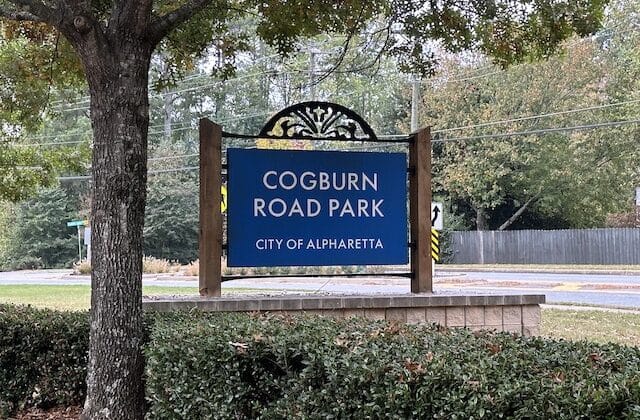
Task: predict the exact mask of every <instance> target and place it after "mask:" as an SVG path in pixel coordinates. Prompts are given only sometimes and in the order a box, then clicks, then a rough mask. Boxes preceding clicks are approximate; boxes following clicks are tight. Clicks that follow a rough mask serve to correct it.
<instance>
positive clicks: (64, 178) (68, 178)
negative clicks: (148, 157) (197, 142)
mask: <svg viewBox="0 0 640 420" xmlns="http://www.w3.org/2000/svg"><path fill="white" fill-rule="evenodd" d="M198 169H200V167H199V166H185V167H182V168H173V169H159V170H156V171H149V172H147V174H148V175H156V174H164V173H170V172H182V171H195V170H198ZM86 179H91V175H78V176H60V177H58V181H79V180H86Z"/></svg>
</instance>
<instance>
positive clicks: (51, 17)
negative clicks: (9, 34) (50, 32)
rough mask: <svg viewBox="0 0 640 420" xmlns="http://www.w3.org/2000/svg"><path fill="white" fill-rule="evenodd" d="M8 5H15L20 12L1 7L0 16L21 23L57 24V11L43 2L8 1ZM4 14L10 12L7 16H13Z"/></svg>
mask: <svg viewBox="0 0 640 420" xmlns="http://www.w3.org/2000/svg"><path fill="white" fill-rule="evenodd" d="M8 3H11V4H13V5H14V6H15V7H16V9H18V10H10V9H7V8H6V7H3V6H0V16H2V17H6V18H8V19H14V20H20V21H33V22H45V23H49V24H50V25H54V26H55V24H56V23H57V22H55V19H56V16H57V15H58V13H57V11H56V10H55V9H52V8H51V7H49V6H47V5H45V4H44V3H43V2H42V1H39V0H8ZM4 12H8V13H7V14H11V15H12V16H8V15H6V14H5V13H4Z"/></svg>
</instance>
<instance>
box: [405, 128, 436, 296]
mask: <svg viewBox="0 0 640 420" xmlns="http://www.w3.org/2000/svg"><path fill="white" fill-rule="evenodd" d="M412 137H413V141H412V142H411V144H410V147H409V168H410V173H411V175H410V177H409V201H410V202H409V219H410V223H411V245H412V246H411V274H412V276H411V293H432V292H433V276H432V272H431V269H432V264H433V263H432V260H431V132H430V129H429V128H423V129H421V130H419V131H418V132H415V133H413V135H412Z"/></svg>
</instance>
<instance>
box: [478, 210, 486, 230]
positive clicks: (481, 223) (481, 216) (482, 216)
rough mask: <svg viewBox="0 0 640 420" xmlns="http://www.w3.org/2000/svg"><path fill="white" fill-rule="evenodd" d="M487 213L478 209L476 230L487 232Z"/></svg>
mask: <svg viewBox="0 0 640 420" xmlns="http://www.w3.org/2000/svg"><path fill="white" fill-rule="evenodd" d="M488 228H489V226H488V224H487V213H486V212H485V210H484V209H483V208H478V209H476V230H487V229H488Z"/></svg>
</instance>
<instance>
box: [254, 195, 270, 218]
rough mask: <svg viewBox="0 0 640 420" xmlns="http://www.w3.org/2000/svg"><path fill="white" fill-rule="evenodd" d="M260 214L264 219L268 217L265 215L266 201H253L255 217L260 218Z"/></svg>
mask: <svg viewBox="0 0 640 420" xmlns="http://www.w3.org/2000/svg"><path fill="white" fill-rule="evenodd" d="M258 213H260V216H262V217H266V216H267V215H266V214H264V200H263V199H262V198H254V199H253V217H258Z"/></svg>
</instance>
